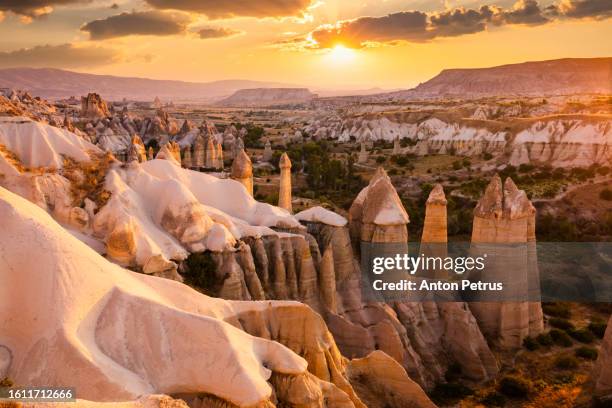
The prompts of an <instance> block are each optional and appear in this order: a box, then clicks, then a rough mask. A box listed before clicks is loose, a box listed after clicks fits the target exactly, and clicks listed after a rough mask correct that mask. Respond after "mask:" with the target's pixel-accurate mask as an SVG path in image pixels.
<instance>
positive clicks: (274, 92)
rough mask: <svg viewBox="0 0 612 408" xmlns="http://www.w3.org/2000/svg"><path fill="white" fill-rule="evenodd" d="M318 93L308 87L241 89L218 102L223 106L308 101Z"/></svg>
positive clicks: (266, 104) (267, 104)
mask: <svg viewBox="0 0 612 408" xmlns="http://www.w3.org/2000/svg"><path fill="white" fill-rule="evenodd" d="M316 96H317V95H316V94H313V93H312V92H310V91H309V90H308V89H306V88H250V89H240V90H238V91H236V92H235V93H234V94H232V95H231V96H230V97H228V98H225V99H223V100H221V101H219V102H218V104H219V105H223V106H269V105H280V104H288V103H302V102H308V101H310V100H311V99H313V98H315V97H316Z"/></svg>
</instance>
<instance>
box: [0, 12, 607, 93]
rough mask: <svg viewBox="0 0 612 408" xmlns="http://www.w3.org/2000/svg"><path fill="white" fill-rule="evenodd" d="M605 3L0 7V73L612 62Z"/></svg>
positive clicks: (325, 77) (379, 74)
mask: <svg viewBox="0 0 612 408" xmlns="http://www.w3.org/2000/svg"><path fill="white" fill-rule="evenodd" d="M611 38H612V0H553V1H549V0H539V1H538V2H536V1H535V0H519V1H518V2H514V0H512V1H506V0H492V1H490V2H487V1H484V0H445V1H444V0H435V1H429V0H403V1H397V0H374V1H370V0H355V1H348V0H347V1H340V0H313V1H310V0H264V1H257V0H227V1H222V0H116V1H106V0H0V68H6V67H15V66H32V67H54V68H65V69H70V70H74V71H79V72H90V73H103V74H113V75H122V76H140V77H148V78H158V79H180V80H189V81H202V82H204V81H213V80H219V79H253V80H266V81H277V82H285V83H288V84H297V85H304V86H309V87H311V88H313V89H322V88H327V89H368V88H372V87H382V88H386V89H389V88H409V87H412V86H414V85H416V84H418V83H419V82H421V81H425V80H427V79H429V78H431V77H432V76H434V75H436V74H437V73H439V72H440V70H442V69H444V68H455V67H486V66H493V65H500V64H506V63H514V62H523V61H529V60H544V59H554V58H563V57H606V56H612V41H610V39H611Z"/></svg>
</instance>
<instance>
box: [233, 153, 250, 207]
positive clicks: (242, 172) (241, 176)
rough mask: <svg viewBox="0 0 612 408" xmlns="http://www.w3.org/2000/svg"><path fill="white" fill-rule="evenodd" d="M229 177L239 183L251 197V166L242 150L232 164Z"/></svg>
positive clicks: (247, 156)
mask: <svg viewBox="0 0 612 408" xmlns="http://www.w3.org/2000/svg"><path fill="white" fill-rule="evenodd" d="M231 177H232V178H233V179H234V180H236V181H238V182H240V183H241V184H242V185H243V186H244V187H245V188H246V190H247V192H248V193H249V194H250V195H251V196H253V165H252V164H251V159H250V158H249V155H248V154H246V152H245V151H244V150H241V151H240V152H239V153H238V155H237V156H236V157H235V158H234V161H233V162H232V170H231Z"/></svg>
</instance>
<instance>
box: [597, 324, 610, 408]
mask: <svg viewBox="0 0 612 408" xmlns="http://www.w3.org/2000/svg"><path fill="white" fill-rule="evenodd" d="M593 378H594V380H595V397H596V398H597V399H599V401H600V402H602V403H603V404H602V406H607V405H605V404H606V403H608V404H609V403H611V402H612V317H610V319H609V320H608V327H607V328H606V333H605V335H604V339H603V342H602V344H601V348H600V349H599V356H598V357H597V361H596V362H595V368H594V370H593Z"/></svg>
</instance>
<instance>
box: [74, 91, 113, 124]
mask: <svg viewBox="0 0 612 408" xmlns="http://www.w3.org/2000/svg"><path fill="white" fill-rule="evenodd" d="M81 116H83V117H85V118H90V119H96V118H105V117H108V116H111V114H110V112H109V111H108V106H107V105H106V102H104V100H102V98H101V97H100V95H98V94H97V93H89V94H87V96H83V97H81Z"/></svg>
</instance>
